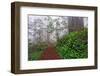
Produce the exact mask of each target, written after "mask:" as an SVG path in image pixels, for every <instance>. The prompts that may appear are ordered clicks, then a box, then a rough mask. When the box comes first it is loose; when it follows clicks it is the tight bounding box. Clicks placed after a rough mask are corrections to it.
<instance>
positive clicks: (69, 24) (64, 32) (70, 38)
mask: <svg viewBox="0 0 100 76" xmlns="http://www.w3.org/2000/svg"><path fill="white" fill-rule="evenodd" d="M87 57H88V18H87V17H75V16H48V15H47V16H46V15H45V16H42V15H28V60H29V61H32V60H53V59H82V58H87Z"/></svg>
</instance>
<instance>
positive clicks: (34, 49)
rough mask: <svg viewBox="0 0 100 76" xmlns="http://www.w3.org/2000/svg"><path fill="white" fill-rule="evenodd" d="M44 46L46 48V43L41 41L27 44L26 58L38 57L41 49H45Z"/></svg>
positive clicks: (34, 58)
mask: <svg viewBox="0 0 100 76" xmlns="http://www.w3.org/2000/svg"><path fill="white" fill-rule="evenodd" d="M46 48H47V44H46V43H43V42H41V43H38V44H34V45H29V46H28V60H38V59H40V56H41V54H42V52H43V50H45V49H46Z"/></svg>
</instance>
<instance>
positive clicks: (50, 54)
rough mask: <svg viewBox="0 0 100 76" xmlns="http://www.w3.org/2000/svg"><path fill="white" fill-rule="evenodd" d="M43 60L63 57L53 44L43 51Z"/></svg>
mask: <svg viewBox="0 0 100 76" xmlns="http://www.w3.org/2000/svg"><path fill="white" fill-rule="evenodd" d="M40 59H41V60H53V59H61V58H60V56H59V54H58V53H57V52H56V49H55V48H54V47H52V46H49V47H48V48H47V49H45V50H44V52H43V53H42V55H41V57H40Z"/></svg>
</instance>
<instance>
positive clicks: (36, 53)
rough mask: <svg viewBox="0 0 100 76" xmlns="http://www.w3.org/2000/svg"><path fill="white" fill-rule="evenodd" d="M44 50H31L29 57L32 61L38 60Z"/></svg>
mask: <svg viewBox="0 0 100 76" xmlns="http://www.w3.org/2000/svg"><path fill="white" fill-rule="evenodd" d="M42 52H43V51H34V52H31V53H30V54H29V56H28V59H29V60H30V61H31V60H38V59H40V56H41V54H42Z"/></svg>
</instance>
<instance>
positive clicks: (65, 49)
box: [56, 28, 88, 59]
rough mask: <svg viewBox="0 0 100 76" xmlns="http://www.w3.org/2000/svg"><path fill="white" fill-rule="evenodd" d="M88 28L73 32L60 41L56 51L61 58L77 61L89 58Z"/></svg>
mask: <svg viewBox="0 0 100 76" xmlns="http://www.w3.org/2000/svg"><path fill="white" fill-rule="evenodd" d="M87 39H88V37H87V28H85V29H82V30H81V31H76V32H71V33H69V35H65V36H64V37H63V38H61V39H59V40H58V42H57V44H56V49H57V52H58V53H59V55H60V56H61V58H64V59H77V58H87V57H88V40H87Z"/></svg>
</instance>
